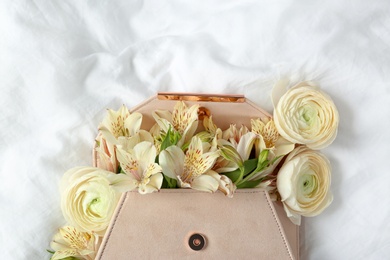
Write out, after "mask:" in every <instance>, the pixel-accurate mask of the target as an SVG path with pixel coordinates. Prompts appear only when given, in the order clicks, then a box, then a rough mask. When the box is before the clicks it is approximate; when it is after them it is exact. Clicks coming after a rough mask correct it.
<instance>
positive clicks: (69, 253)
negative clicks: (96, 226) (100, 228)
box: [50, 226, 99, 260]
mask: <svg viewBox="0 0 390 260" xmlns="http://www.w3.org/2000/svg"><path fill="white" fill-rule="evenodd" d="M98 244H99V236H98V235H97V234H95V233H89V232H81V231H79V230H77V229H76V228H74V227H71V226H65V227H62V228H60V229H59V230H58V233H57V234H55V235H54V238H53V241H52V242H51V243H50V247H51V248H52V249H53V250H54V251H55V253H54V255H53V256H52V257H51V258H50V259H51V260H60V259H64V258H67V257H77V258H78V259H86V260H93V259H95V256H96V253H97V250H98Z"/></svg>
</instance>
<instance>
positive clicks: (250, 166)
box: [221, 158, 257, 183]
mask: <svg viewBox="0 0 390 260" xmlns="http://www.w3.org/2000/svg"><path fill="white" fill-rule="evenodd" d="M256 166H257V159H256V158H255V159H250V160H247V161H245V162H244V164H243V167H242V168H238V169H237V170H234V171H231V172H223V173H221V174H223V175H225V176H226V177H228V178H229V179H231V180H232V182H234V183H236V182H237V181H238V180H239V179H240V175H241V174H242V176H241V179H242V178H243V177H245V176H247V175H248V174H249V173H251V172H252V171H253V170H254V169H255V168H256Z"/></svg>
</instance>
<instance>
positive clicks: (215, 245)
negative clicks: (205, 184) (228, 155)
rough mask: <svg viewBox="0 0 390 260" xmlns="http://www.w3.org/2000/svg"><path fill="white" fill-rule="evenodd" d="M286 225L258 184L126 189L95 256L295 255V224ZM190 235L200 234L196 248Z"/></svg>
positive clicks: (296, 240)
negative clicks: (228, 192)
mask: <svg viewBox="0 0 390 260" xmlns="http://www.w3.org/2000/svg"><path fill="white" fill-rule="evenodd" d="M283 214H284V215H285V213H284V212H283ZM281 215H282V214H281ZM282 216H283V215H282ZM285 220H287V219H284V221H285ZM287 221H288V220H287ZM285 223H287V222H285ZM290 227H292V226H290ZM294 227H295V226H294ZM289 231H290V234H287V233H286V232H285V228H284V226H283V224H282V221H281V218H280V217H279V215H278V212H277V210H276V209H275V206H274V204H273V202H272V201H271V200H270V198H269V196H268V193H267V192H266V191H264V190H262V189H243V190H238V191H236V193H235V194H234V197H233V198H227V197H225V196H224V195H223V194H222V193H220V192H217V193H215V194H210V193H205V192H200V191H194V190H188V189H165V190H161V191H160V192H158V193H153V194H147V195H141V194H139V193H137V192H127V193H125V194H124V195H123V196H122V198H121V200H120V202H119V204H118V207H117V212H116V214H115V215H114V217H113V219H112V221H111V224H110V226H109V228H108V230H107V232H106V236H105V237H104V240H103V242H102V245H101V246H100V250H99V253H98V257H97V259H100V260H110V259H118V260H120V259H141V258H142V259H183V258H185V259H281V260H283V259H298V248H297V247H298V228H294V229H293V231H294V232H293V233H291V231H292V230H289ZM294 233H295V234H294ZM193 235H200V236H201V238H203V239H204V240H202V241H195V242H198V243H199V242H201V243H203V244H202V245H201V246H202V248H201V249H200V250H194V249H193V248H192V247H191V244H194V240H192V239H193ZM195 244H196V243H195Z"/></svg>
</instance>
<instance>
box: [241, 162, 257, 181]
mask: <svg viewBox="0 0 390 260" xmlns="http://www.w3.org/2000/svg"><path fill="white" fill-rule="evenodd" d="M256 166H257V159H256V158H255V159H250V160H247V161H245V162H244V177H245V176H247V175H248V174H249V173H251V172H253V170H254V169H256Z"/></svg>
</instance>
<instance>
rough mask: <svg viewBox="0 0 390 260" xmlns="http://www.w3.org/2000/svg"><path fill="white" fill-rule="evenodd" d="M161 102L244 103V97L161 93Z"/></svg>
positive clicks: (158, 95)
mask: <svg viewBox="0 0 390 260" xmlns="http://www.w3.org/2000/svg"><path fill="white" fill-rule="evenodd" d="M157 98H158V99H159V100H183V101H202V102H234V103H244V102H245V96H244V95H224V94H197V93H171V92H159V93H158V94H157Z"/></svg>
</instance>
